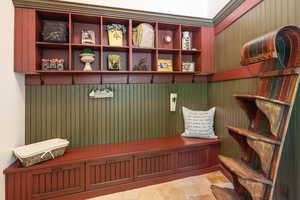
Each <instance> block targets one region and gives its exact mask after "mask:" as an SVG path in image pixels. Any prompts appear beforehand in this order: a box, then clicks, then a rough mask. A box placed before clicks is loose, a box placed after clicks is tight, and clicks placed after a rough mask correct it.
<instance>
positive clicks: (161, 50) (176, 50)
mask: <svg viewBox="0 0 300 200" xmlns="http://www.w3.org/2000/svg"><path fill="white" fill-rule="evenodd" d="M179 51H180V49H166V48H158V53H177V52H179Z"/></svg>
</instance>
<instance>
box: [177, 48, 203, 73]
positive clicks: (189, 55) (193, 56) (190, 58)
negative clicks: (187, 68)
mask: <svg viewBox="0 0 300 200" xmlns="http://www.w3.org/2000/svg"><path fill="white" fill-rule="evenodd" d="M184 62H194V63H195V72H200V71H201V54H200V53H198V52H184V51H182V55H181V63H184ZM180 69H181V68H180ZM180 71H181V70H180Z"/></svg>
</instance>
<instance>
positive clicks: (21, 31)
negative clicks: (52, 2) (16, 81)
mask: <svg viewBox="0 0 300 200" xmlns="http://www.w3.org/2000/svg"><path fill="white" fill-rule="evenodd" d="M35 27H36V14H35V9H29V8H15V41H14V49H15V52H14V63H15V64H14V71H15V72H23V73H24V72H34V71H35V60H36V50H35V49H36V47H35V40H36V32H35Z"/></svg>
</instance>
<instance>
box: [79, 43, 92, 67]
mask: <svg viewBox="0 0 300 200" xmlns="http://www.w3.org/2000/svg"><path fill="white" fill-rule="evenodd" d="M80 57H81V58H80V60H81V62H83V63H85V66H84V68H83V71H92V70H93V69H92V66H91V63H92V62H94V61H95V53H94V51H93V50H92V49H90V48H85V49H83V50H82V51H81V52H80Z"/></svg>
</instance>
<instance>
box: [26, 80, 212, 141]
mask: <svg viewBox="0 0 300 200" xmlns="http://www.w3.org/2000/svg"><path fill="white" fill-rule="evenodd" d="M104 87H108V88H111V89H112V90H113V91H114V98H112V99H99V100H95V99H89V98H88V93H89V91H90V90H91V89H92V88H104ZM207 89H208V88H207V83H201V84H106V85H57V86H54V85H43V86H27V87H26V143H27V144H29V143H33V142H38V141H41V140H45V139H49V138H55V137H61V138H67V139H68V140H69V141H70V142H71V145H70V146H72V147H79V146H88V145H95V144H107V143H115V142H125V141H129V140H140V139H145V138H155V137H164V136H170V135H178V134H180V133H182V132H183V129H184V126H183V119H182V113H181V106H186V107H189V108H191V109H203V110H205V109H207V108H208V107H207V103H208V102H207ZM171 92H176V93H178V102H177V111H176V112H170V111H169V102H170V99H169V98H170V97H169V95H170V93H171Z"/></svg>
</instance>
